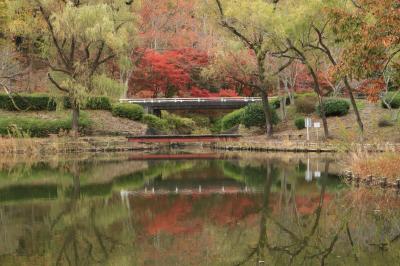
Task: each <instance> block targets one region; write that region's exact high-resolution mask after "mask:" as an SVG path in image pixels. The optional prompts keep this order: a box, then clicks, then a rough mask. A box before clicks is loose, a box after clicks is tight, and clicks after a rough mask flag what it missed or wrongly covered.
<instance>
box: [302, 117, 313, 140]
mask: <svg viewBox="0 0 400 266" xmlns="http://www.w3.org/2000/svg"><path fill="white" fill-rule="evenodd" d="M304 123H305V126H306V129H307V141H310V132H309V128H310V127H312V121H311V118H309V117H307V118H306V119H305V120H304Z"/></svg>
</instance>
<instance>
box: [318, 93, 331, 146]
mask: <svg viewBox="0 0 400 266" xmlns="http://www.w3.org/2000/svg"><path fill="white" fill-rule="evenodd" d="M318 103H319V106H320V112H321V119H322V125H323V127H324V135H325V139H328V138H329V129H328V121H327V120H326V114H325V107H324V100H323V98H322V95H321V94H318Z"/></svg>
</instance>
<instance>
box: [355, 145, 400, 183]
mask: <svg viewBox="0 0 400 266" xmlns="http://www.w3.org/2000/svg"><path fill="white" fill-rule="evenodd" d="M350 165H351V170H352V172H353V173H354V174H355V175H357V176H360V177H367V176H369V175H371V176H374V177H387V178H389V179H392V180H395V179H397V178H399V177H400V154H398V153H371V154H369V153H362V152H360V153H353V154H352V155H351V156H350Z"/></svg>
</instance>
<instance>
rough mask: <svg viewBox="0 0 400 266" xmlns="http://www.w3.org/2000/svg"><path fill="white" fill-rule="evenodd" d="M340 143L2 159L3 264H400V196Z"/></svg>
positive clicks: (0, 238) (0, 257)
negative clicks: (337, 146) (352, 175)
mask: <svg viewBox="0 0 400 266" xmlns="http://www.w3.org/2000/svg"><path fill="white" fill-rule="evenodd" d="M344 168H345V165H344V161H343V160H342V158H341V157H340V156H338V155H332V154H290V153H285V154H282V153H234V152H229V153H219V152H215V151H207V150H168V151H161V152H157V153H132V154H129V153H124V154H103V155H84V156H76V157H75V158H74V157H66V158H61V157H58V158H49V159H40V160H35V159H32V158H29V159H19V158H10V159H0V265H290V264H292V265H325V264H326V265H337V264H343V265H398V262H399V259H400V249H399V247H400V246H399V243H398V242H400V241H399V239H400V215H399V209H398V207H399V200H398V197H397V195H395V194H394V193H389V192H384V191H374V190H370V189H365V188H352V187H350V186H347V185H345V184H344V183H343V182H342V180H341V178H340V173H341V172H342V170H343V169H344Z"/></svg>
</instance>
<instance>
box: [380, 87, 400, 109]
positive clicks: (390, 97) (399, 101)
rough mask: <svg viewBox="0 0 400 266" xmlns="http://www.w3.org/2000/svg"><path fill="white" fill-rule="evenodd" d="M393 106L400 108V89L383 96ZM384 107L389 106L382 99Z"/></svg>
mask: <svg viewBox="0 0 400 266" xmlns="http://www.w3.org/2000/svg"><path fill="white" fill-rule="evenodd" d="M383 99H384V100H385V101H386V102H387V103H388V104H389V105H390V107H391V108H393V109H399V108H400V92H398V91H390V92H388V93H387V94H386V95H385V97H384V98H383ZM382 107H383V108H388V107H387V106H386V104H385V103H384V102H383V100H382Z"/></svg>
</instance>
